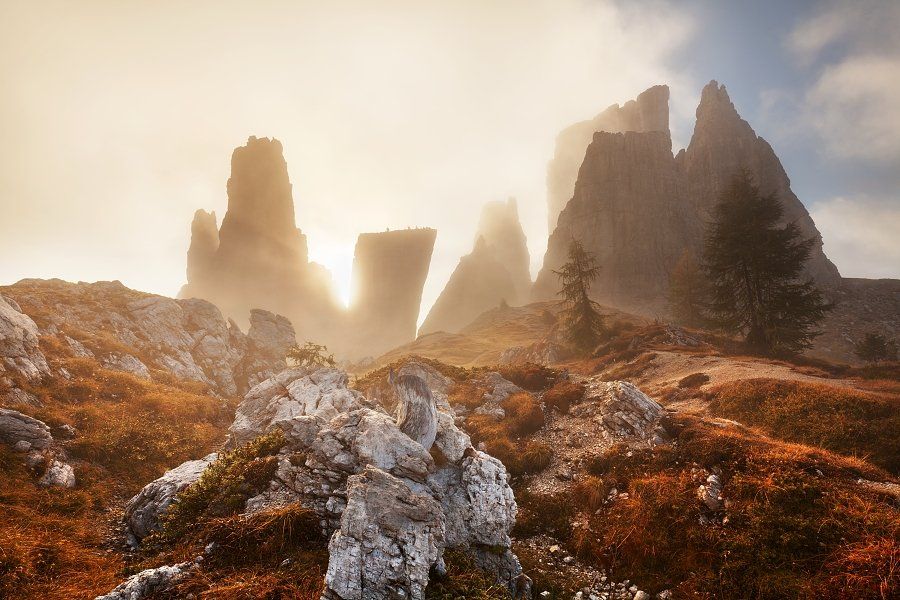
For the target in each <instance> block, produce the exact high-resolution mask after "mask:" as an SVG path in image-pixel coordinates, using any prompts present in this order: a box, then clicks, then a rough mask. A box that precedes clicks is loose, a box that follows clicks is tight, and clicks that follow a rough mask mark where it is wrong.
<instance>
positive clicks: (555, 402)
mask: <svg viewBox="0 0 900 600" xmlns="http://www.w3.org/2000/svg"><path fill="white" fill-rule="evenodd" d="M582 398H584V386H583V385H581V384H577V383H572V382H571V381H560V382H559V383H557V384H556V385H554V386H553V387H552V388H550V389H549V390H547V391H546V392H544V396H543V400H544V404H546V405H547V406H548V407H552V408H555V409H556V410H558V411H559V412H561V413H563V414H565V413H568V412H569V408H571V407H572V405H574V404H578V403H579V402H581V399H582Z"/></svg>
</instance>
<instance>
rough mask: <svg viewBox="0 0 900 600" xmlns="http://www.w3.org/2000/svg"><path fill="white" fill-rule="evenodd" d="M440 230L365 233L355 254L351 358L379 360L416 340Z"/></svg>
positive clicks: (351, 314) (350, 338)
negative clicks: (383, 353)
mask: <svg viewBox="0 0 900 600" xmlns="http://www.w3.org/2000/svg"><path fill="white" fill-rule="evenodd" d="M436 237H437V231H435V230H434V229H428V228H422V229H418V228H417V229H400V230H395V231H384V232H380V233H363V234H360V236H359V238H358V239H357V241H356V249H355V251H354V254H353V297H352V299H351V303H350V315H349V321H350V323H349V327H350V331H349V332H348V339H349V340H351V341H348V343H347V348H346V350H345V351H344V352H343V354H345V355H346V356H350V357H351V358H354V357H357V358H358V357H363V356H378V355H379V354H381V353H382V352H385V351H387V350H390V349H391V348H395V347H397V346H400V345H402V344H405V343H407V342H411V341H412V340H414V339H415V338H416V323H418V320H419V307H420V305H421V304H422V290H423V287H424V285H425V279H426V278H427V277H428V269H429V266H430V265H431V254H432V251H433V250H434V241H435V239H436Z"/></svg>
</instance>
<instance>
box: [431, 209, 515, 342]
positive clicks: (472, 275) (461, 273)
mask: <svg viewBox="0 0 900 600" xmlns="http://www.w3.org/2000/svg"><path fill="white" fill-rule="evenodd" d="M528 263H529V258H528V247H527V246H526V239H525V233H524V232H523V231H522V225H521V224H520V223H519V213H518V208H517V206H516V201H515V199H514V198H510V199H509V200H507V201H506V202H505V203H504V202H489V203H487V204H485V206H484V208H483V209H482V212H481V219H480V221H479V223H478V233H477V234H476V238H475V246H474V248H473V249H472V252H471V253H470V254H467V255H466V256H463V257H462V258H461V259H460V261H459V264H458V265H457V266H456V269H455V270H454V271H453V274H452V275H451V276H450V279H449V281H448V282H447V285H446V286H445V287H444V290H443V291H442V292H441V295H440V296H438V299H437V301H435V303H434V306H432V307H431V310H430V311H429V312H428V316H427V317H425V321H424V322H423V323H422V326H421V327H420V328H419V335H420V336H421V335H425V334H428V333H433V332H437V331H444V332H449V333H455V332H458V331H459V330H460V329H462V328H463V327H465V326H466V325H468V324H469V323H470V322H471V321H472V320H473V319H475V318H476V317H477V316H478V315H480V314H481V313H483V312H484V311H486V310H488V309H491V308H494V307H496V306H499V305H500V304H501V303H505V304H509V305H517V304H522V303H523V302H525V301H526V300H527V297H528V296H527V294H528V289H529V287H530V285H531V277H530V275H529V272H528Z"/></svg>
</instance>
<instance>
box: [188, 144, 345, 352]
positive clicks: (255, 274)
mask: <svg viewBox="0 0 900 600" xmlns="http://www.w3.org/2000/svg"><path fill="white" fill-rule="evenodd" d="M227 190H228V212H226V213H225V217H224V218H223V219H222V226H221V228H220V229H219V231H218V233H217V234H214V233H213V232H214V230H215V216H214V215H211V214H207V213H204V212H203V211H198V212H197V213H196V214H195V215H194V222H193V223H192V225H191V249H190V250H189V253H188V284H187V285H186V286H185V287H184V288H182V290H181V294H180V295H181V296H182V297H191V296H195V297H198V298H205V299H207V300H210V301H212V302H213V303H215V304H217V305H218V306H219V308H220V309H221V310H222V312H223V313H225V314H226V315H228V316H229V317H231V318H234V319H235V320H236V321H237V322H239V323H242V324H244V325H247V324H248V319H249V316H250V311H251V309H254V308H262V309H266V310H270V311H273V312H276V313H278V314H281V315H285V316H287V317H288V318H290V319H291V321H292V322H293V324H294V326H295V327H296V329H297V334H298V337H299V338H300V339H301V340H304V339H314V340H322V339H326V338H328V337H329V336H330V335H332V334H333V332H334V330H335V326H336V323H337V320H338V319H339V318H340V316H339V314H338V313H339V308H338V303H337V300H336V297H335V295H334V292H333V290H332V287H331V281H330V276H329V275H328V273H327V271H325V270H324V269H322V268H321V267H320V266H319V265H316V264H315V263H310V262H309V261H308V258H307V249H306V236H304V235H303V234H302V233H301V232H300V230H299V229H297V227H296V225H295V223H294V199H293V195H292V193H291V182H290V179H289V177H288V171H287V163H285V160H284V157H283V156H282V146H281V142H279V141H278V140H276V139H269V138H257V137H250V138H249V139H248V140H247V144H246V145H245V146H241V147H239V148H237V149H235V151H234V152H233V154H232V156H231V177H230V178H229V179H228V186H227ZM214 242H215V243H214Z"/></svg>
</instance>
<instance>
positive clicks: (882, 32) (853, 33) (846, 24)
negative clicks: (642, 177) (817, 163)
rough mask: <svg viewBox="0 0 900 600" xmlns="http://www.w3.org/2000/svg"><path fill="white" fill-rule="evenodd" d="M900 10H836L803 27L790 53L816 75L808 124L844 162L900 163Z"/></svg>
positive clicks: (876, 5)
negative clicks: (899, 31) (856, 160)
mask: <svg viewBox="0 0 900 600" xmlns="http://www.w3.org/2000/svg"><path fill="white" fill-rule="evenodd" d="M898 30H900V4H897V3H896V2H893V1H888V2H865V3H855V4H831V5H829V6H827V7H826V8H824V9H822V10H821V11H820V12H818V13H817V14H815V15H813V16H811V17H810V18H809V20H807V21H805V22H804V23H801V24H799V25H798V26H797V27H796V28H795V29H794V30H793V31H792V32H791V33H790V34H789V36H788V39H787V42H786V44H787V47H788V49H789V51H790V52H791V53H792V54H793V56H794V57H795V59H796V60H797V61H798V64H799V65H800V66H801V67H804V68H808V69H810V70H811V72H812V75H813V77H812V83H810V84H809V86H808V87H807V89H806V91H805V94H804V99H803V110H804V113H805V114H806V115H807V116H806V118H805V124H806V125H807V127H808V128H809V129H810V130H811V131H813V132H814V133H815V135H817V136H818V138H819V139H820V140H821V142H822V146H821V149H822V150H823V152H824V153H825V154H827V155H829V156H831V157H833V158H838V159H858V160H865V161H874V162H878V163H886V164H894V163H895V162H896V161H897V160H900V41H898V37H900V36H897V31H898Z"/></svg>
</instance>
